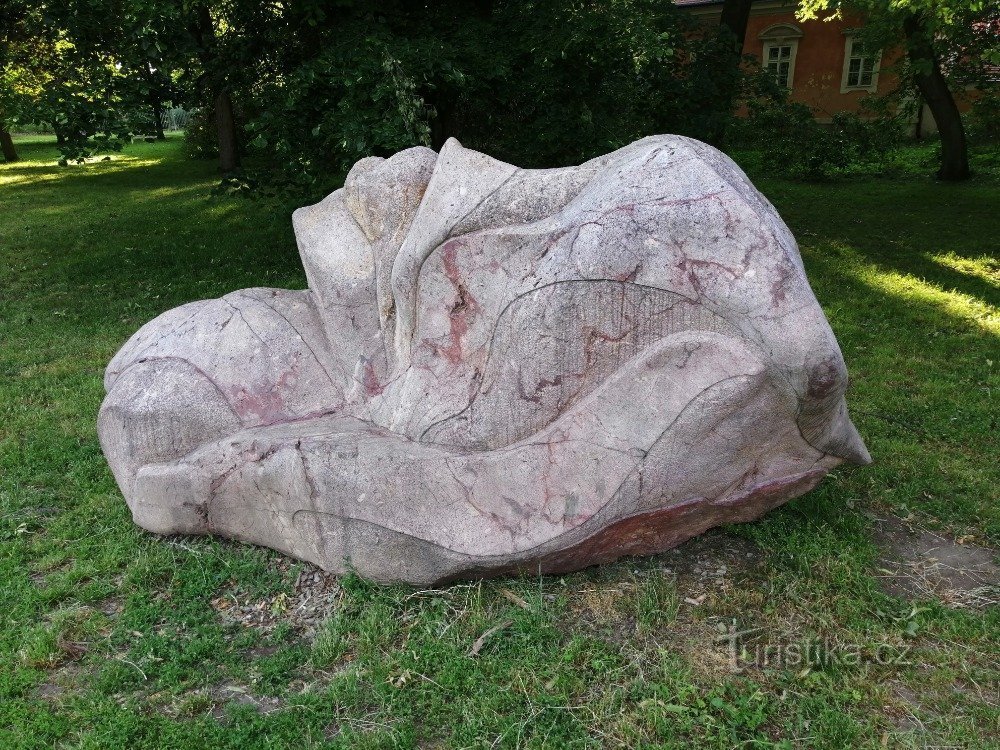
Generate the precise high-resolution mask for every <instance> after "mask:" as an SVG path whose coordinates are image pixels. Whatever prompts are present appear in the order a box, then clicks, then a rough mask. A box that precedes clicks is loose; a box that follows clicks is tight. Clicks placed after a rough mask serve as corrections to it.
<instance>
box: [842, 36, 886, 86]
mask: <svg viewBox="0 0 1000 750" xmlns="http://www.w3.org/2000/svg"><path fill="white" fill-rule="evenodd" d="M880 57H881V52H880V51H879V50H873V49H870V48H869V47H868V46H867V45H866V44H865V43H864V42H862V41H861V40H860V39H855V38H854V37H850V36H849V37H847V43H846V46H845V48H844V77H843V80H842V81H841V84H840V91H841V93H845V92H847V91H857V90H863V91H872V92H874V91H875V89H877V88H878V64H879V58H880Z"/></svg>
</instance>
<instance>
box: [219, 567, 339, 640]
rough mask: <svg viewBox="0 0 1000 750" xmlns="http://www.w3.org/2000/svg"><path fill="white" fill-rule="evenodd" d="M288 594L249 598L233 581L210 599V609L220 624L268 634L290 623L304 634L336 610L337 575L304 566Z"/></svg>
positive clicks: (337, 600) (308, 634) (310, 631)
mask: <svg viewBox="0 0 1000 750" xmlns="http://www.w3.org/2000/svg"><path fill="white" fill-rule="evenodd" d="M292 588H293V590H292V594H291V595H290V596H289V595H288V594H287V593H285V592H284V591H282V592H278V593H276V594H274V595H273V596H266V597H264V598H261V599H253V598H251V597H250V596H248V595H246V594H245V593H243V592H241V591H240V590H239V588H238V584H237V582H236V581H230V582H229V585H228V586H227V587H226V589H225V590H223V591H222V592H221V593H220V594H219V596H217V597H216V598H215V599H213V600H212V608H213V609H214V610H215V611H216V613H217V614H218V615H219V617H220V618H221V619H222V621H223V622H224V623H227V624H238V625H242V626H243V627H248V628H254V629H255V630H258V631H260V632H263V633H269V632H271V631H273V630H274V629H275V628H277V627H278V626H279V625H290V626H291V627H292V628H294V629H295V630H296V631H298V632H300V633H302V634H303V635H305V636H307V637H311V636H312V635H314V634H315V632H316V629H317V628H319V626H320V625H322V624H323V621H324V620H326V619H327V617H329V616H330V615H331V614H332V613H333V611H334V610H335V609H336V605H337V603H338V602H339V601H340V599H341V596H342V592H341V589H340V582H339V579H338V577H337V576H335V575H333V574H332V573H327V572H325V571H323V570H320V569H319V568H317V567H315V566H314V565H308V564H307V565H304V566H303V568H302V570H301V571H300V572H299V575H298V577H296V579H295V584H294V585H293V587H292Z"/></svg>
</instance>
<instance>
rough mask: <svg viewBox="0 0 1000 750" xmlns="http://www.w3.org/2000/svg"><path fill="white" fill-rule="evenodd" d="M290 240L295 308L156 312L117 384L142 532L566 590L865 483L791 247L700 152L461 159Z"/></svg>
mask: <svg viewBox="0 0 1000 750" xmlns="http://www.w3.org/2000/svg"><path fill="white" fill-rule="evenodd" d="M293 224H294V228H295V234H296V237H297V241H298V245H299V250H300V252H301V255H302V262H303V264H304V265H305V270H306V275H307V278H308V282H309V288H308V289H307V290H305V291H285V290H278V289H248V290H243V291H238V292H234V293H232V294H228V295H226V296H225V297H222V298H221V299H214V300H206V301H201V302H193V303H190V304H187V305H183V306H182V307H179V308H177V309H174V310H170V311H169V312H166V313H164V314H163V315H161V316H160V317H158V318H156V319H155V320H153V321H152V322H150V323H148V324H147V325H145V326H144V327H143V328H142V329H141V330H139V332H138V333H136V334H135V335H134V336H133V337H132V338H131V339H130V340H129V341H128V343H126V344H125V346H124V347H123V348H122V350H121V351H120V352H118V354H117V355H116V356H115V357H114V359H113V360H112V361H111V364H110V365H109V367H108V369H107V374H106V381H105V385H106V388H107V398H106V399H105V401H104V404H103V406H102V408H101V413H100V418H99V432H100V437H101V443H102V446H103V448H104V452H105V455H106V456H107V458H108V461H109V463H110V464H111V468H112V470H113V471H114V474H115V477H116V479H117V481H118V484H119V486H120V487H121V490H122V492H123V494H124V495H125V498H126V500H127V502H128V504H129V506H130V508H131V510H132V514H133V517H134V519H135V521H136V523H138V524H139V525H140V526H142V527H144V528H146V529H149V530H150V531H154V532H157V533H161V534H171V533H181V534H219V535H222V536H226V537H232V538H235V539H240V540H245V541H249V542H254V543H257V544H262V545H266V546H268V547H272V548H274V549H277V550H280V551H282V552H284V553H287V554H289V555H293V556H295V557H298V558H301V559H303V560H308V561H310V562H313V563H315V564H317V565H319V566H321V567H323V568H325V569H327V570H330V571H344V570H347V569H348V568H353V569H355V570H357V571H358V572H359V573H360V574H361V575H363V576H366V577H370V578H373V579H376V580H379V581H407V582H410V583H414V584H430V583H436V582H442V581H446V580H451V579H455V578H461V577H473V576H483V575H496V574H503V573H508V572H515V571H519V570H526V571H530V572H532V573H537V572H539V571H540V572H542V573H546V572H564V571H570V570H574V569H578V568H581V567H584V566H588V565H592V564H595V563H600V562H604V561H609V560H612V559H615V558H617V557H620V556H622V555H632V554H648V553H653V552H657V551H662V550H664V549H667V548H669V547H671V546H674V545H676V544H679V543H680V542H682V541H684V540H685V539H687V538H689V537H691V536H693V535H695V534H699V533H701V532H702V531H704V530H706V529H707V528H709V527H712V526H715V525H718V524H721V523H732V522H737V521H749V520H751V519H754V518H756V517H758V516H760V515H761V514H762V513H764V512H766V511H767V510H769V509H771V508H773V507H775V506H776V505H778V504H780V503H782V502H784V501H786V500H788V499H790V498H792V497H794V496H797V495H799V494H801V493H803V492H806V491H808V490H809V489H811V488H812V487H813V486H814V485H815V484H816V483H817V482H818V481H819V480H820V479H821V477H822V476H823V475H824V474H825V473H826V472H827V471H829V470H830V469H831V468H832V467H834V466H836V465H837V464H839V463H841V462H842V461H845V460H847V461H853V462H855V463H867V462H869V461H870V458H869V456H868V453H867V451H866V449H865V446H864V443H863V442H862V440H861V438H860V437H859V435H858V434H857V432H856V430H855V429H854V426H853V425H852V424H851V421H850V419H849V418H848V415H847V409H846V404H845V400H844V393H845V391H846V389H847V371H846V368H845V365H844V361H843V358H842V356H841V353H840V350H839V348H838V346H837V342H836V339H835V338H834V336H833V332H832V331H831V330H830V327H829V325H828V323H827V321H826V319H825V317H824V315H823V312H822V310H821V309H820V307H819V305H818V304H817V302H816V299H815V297H814V296H813V293H812V290H811V289H810V287H809V284H808V282H807V280H806V275H805V272H804V270H803V266H802V261H801V259H800V256H799V253H798V249H797V247H796V244H795V240H794V239H793V238H792V235H791V233H790V232H789V230H788V229H787V227H786V226H785V225H784V223H783V222H782V221H781V219H780V218H779V216H778V214H777V213H776V212H775V210H774V208H773V207H772V206H771V205H770V204H769V203H768V202H767V200H765V199H764V197H763V196H762V195H761V194H760V193H759V192H757V190H756V189H755V188H754V187H753V186H752V185H751V184H750V182H749V181H748V180H747V178H746V176H745V175H744V174H743V172H742V171H740V169H739V168H738V167H737V166H736V165H735V164H734V163H733V162H732V161H731V160H730V159H729V158H727V157H726V156H724V155H723V154H721V153H720V152H719V151H717V150H715V149H713V148H711V147H709V146H707V145H705V144H703V143H700V142H698V141H694V140H691V139H688V138H682V137H678V136H655V137H650V138H645V139H643V140H640V141H637V142H636V143H633V144H632V145H630V146H628V147H626V148H623V149H620V150H618V151H615V152H614V153H611V154H608V155H607V156H602V157H600V158H597V159H594V160H592V161H589V162H587V163H585V164H582V165H580V166H578V167H570V168H565V169H518V168H517V167H513V166H511V165H509V164H505V163H503V162H500V161H497V160H495V159H492V158H490V157H489V156H486V155H484V154H481V153H477V152H475V151H472V150H469V149H466V148H463V147H462V146H461V145H460V144H459V143H458V142H457V141H455V140H450V141H448V142H447V143H446V144H445V146H444V147H443V148H442V149H441V152H440V153H435V152H433V151H431V150H430V149H427V148H411V149H407V150H405V151H402V152H400V153H398V154H396V155H394V156H392V157H391V158H388V159H381V158H367V159H362V160H361V161H359V162H358V163H357V164H356V165H355V166H354V168H353V169H352V170H351V172H350V174H349V175H348V177H347V180H346V183H345V185H344V187H343V189H341V190H337V191H336V192H335V193H333V194H332V195H330V196H329V197H327V198H326V199H325V200H323V201H322V202H320V203H318V204H316V205H314V206H310V207H307V208H301V209H299V210H297V211H296V212H295V214H294V216H293Z"/></svg>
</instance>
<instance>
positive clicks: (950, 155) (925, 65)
mask: <svg viewBox="0 0 1000 750" xmlns="http://www.w3.org/2000/svg"><path fill="white" fill-rule="evenodd" d="M987 12H988V4H987V3H986V2H984V1H983V0H891V2H885V1H884V0H803V2H802V3H801V4H800V6H799V17H800V18H802V19H812V18H817V17H818V16H819V15H820V14H828V15H839V14H843V13H857V14H860V15H862V16H864V17H865V19H866V22H867V27H866V29H865V30H864V31H863V32H862V33H863V34H864V36H865V37H866V38H867V39H868V40H869V41H870V42H872V43H873V44H875V45H878V46H890V45H893V44H902V45H903V47H904V50H905V53H906V56H905V60H906V63H907V69H908V70H907V72H908V76H909V77H910V78H911V79H912V81H913V83H914V85H915V86H916V88H917V90H918V91H919V92H920V94H921V96H922V98H923V100H924V101H925V102H926V103H927V106H928V108H929V109H930V111H931V114H932V115H934V120H935V122H936V123H937V126H938V131H939V134H940V137H941V164H940V167H939V169H938V172H937V176H938V177H939V178H940V179H942V180H949V181H956V180H965V179H967V178H968V177H969V175H970V171H969V156H968V146H967V140H966V135H965V127H964V126H963V124H962V118H961V115H960V114H959V111H958V106H957V105H956V103H955V97H954V96H953V95H952V91H951V88H950V87H949V84H948V79H947V77H946V75H945V72H946V71H945V70H944V66H943V61H944V60H948V59H949V57H950V58H952V59H954V58H955V57H956V56H957V57H962V56H965V55H968V54H969V53H970V51H969V50H955V49H954V47H953V45H952V44H951V41H952V40H954V39H955V38H956V37H963V36H964V35H965V31H966V30H967V27H968V26H969V25H970V24H972V23H974V22H975V18H976V16H978V15H982V14H986V13H987Z"/></svg>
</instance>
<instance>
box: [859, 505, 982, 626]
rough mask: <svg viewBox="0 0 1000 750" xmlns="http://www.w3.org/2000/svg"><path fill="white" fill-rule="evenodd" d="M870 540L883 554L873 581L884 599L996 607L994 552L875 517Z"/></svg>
mask: <svg viewBox="0 0 1000 750" xmlns="http://www.w3.org/2000/svg"><path fill="white" fill-rule="evenodd" d="M874 535H875V543H876V544H877V545H878V547H879V548H880V549H881V550H882V557H881V559H880V560H879V566H880V568H879V571H878V577H879V578H880V579H881V581H882V588H883V590H884V591H885V592H886V593H887V594H890V595H892V596H898V597H902V598H904V599H919V598H923V599H927V598H934V599H938V600H940V601H941V602H943V603H944V604H946V605H947V606H949V607H955V608H963V607H965V608H976V609H981V608H985V607H988V606H991V605H996V604H1000V565H997V563H996V558H997V552H996V551H995V550H992V549H989V548H987V547H980V546H978V545H975V544H971V543H963V541H964V540H962V539H959V540H954V539H950V538H949V537H947V536H944V535H942V534H938V533H936V532H933V531H929V530H927V529H921V528H919V527H916V526H913V525H911V524H908V523H907V522H906V521H904V520H903V519H900V518H897V517H896V516H885V517H876V518H875V532H874Z"/></svg>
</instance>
